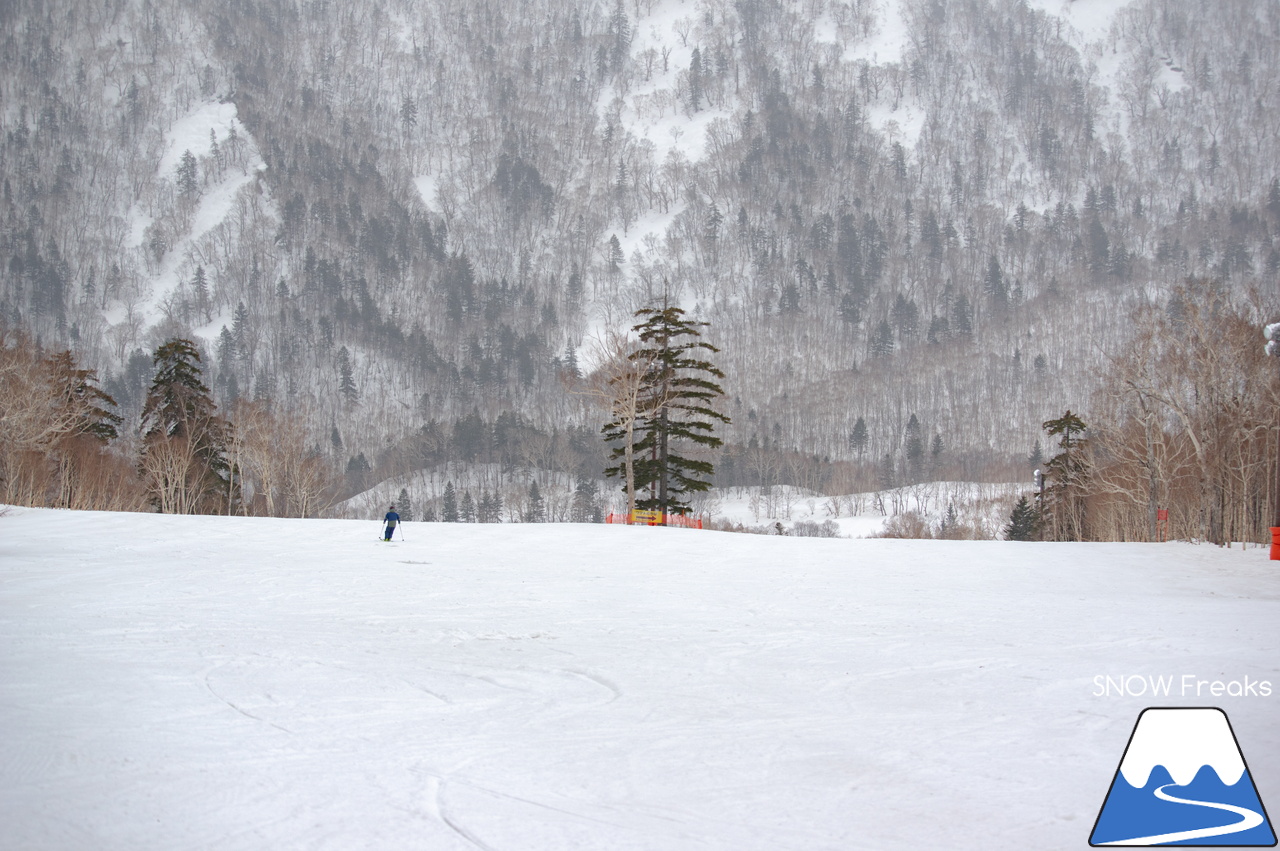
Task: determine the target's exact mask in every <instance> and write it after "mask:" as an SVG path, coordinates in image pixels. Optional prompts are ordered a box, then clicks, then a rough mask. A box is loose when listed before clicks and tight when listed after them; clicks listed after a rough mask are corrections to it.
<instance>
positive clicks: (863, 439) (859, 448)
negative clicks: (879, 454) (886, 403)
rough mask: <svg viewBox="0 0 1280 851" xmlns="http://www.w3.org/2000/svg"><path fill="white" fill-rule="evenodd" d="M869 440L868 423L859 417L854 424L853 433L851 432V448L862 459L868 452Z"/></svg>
mask: <svg viewBox="0 0 1280 851" xmlns="http://www.w3.org/2000/svg"><path fill="white" fill-rule="evenodd" d="M868 440H869V435H868V434H867V421H866V420H864V419H863V418H862V417H858V421H857V422H856V423H854V424H853V431H851V432H849V448H850V449H852V450H853V451H854V452H857V453H858V456H859V457H861V456H862V453H864V452H866V451H867V442H868Z"/></svg>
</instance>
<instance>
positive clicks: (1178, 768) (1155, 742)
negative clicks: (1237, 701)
mask: <svg viewBox="0 0 1280 851" xmlns="http://www.w3.org/2000/svg"><path fill="white" fill-rule="evenodd" d="M1157 765H1163V766H1164V767H1165V768H1166V769H1168V771H1169V775H1170V776H1171V777H1172V778H1173V782H1174V783H1176V784H1178V785H1179V786H1186V785H1187V784H1189V783H1191V781H1193V780H1194V779H1195V776H1196V773H1197V772H1198V771H1199V770H1200V769H1201V768H1203V767H1204V766H1206V765H1207V766H1209V767H1210V768H1212V769H1213V770H1214V771H1215V772H1217V774H1218V778H1219V779H1220V780H1221V781H1222V782H1223V783H1225V784H1227V785H1228V786H1234V785H1235V784H1236V783H1239V782H1240V777H1241V776H1242V775H1243V774H1244V770H1245V766H1244V758H1243V757H1242V756H1241V755H1240V748H1239V747H1238V746H1237V745H1236V740H1235V736H1233V735H1232V734H1231V726H1230V725H1229V724H1228V723H1227V716H1226V715H1224V714H1223V713H1222V710H1220V709H1148V710H1147V711H1146V712H1145V713H1143V715H1142V718H1141V720H1140V721H1139V722H1138V726H1137V729H1135V730H1134V732H1133V741H1132V742H1130V743H1129V749H1128V751H1127V752H1126V753H1125V756H1124V761H1123V762H1122V763H1121V764H1120V773H1121V774H1123V775H1124V779H1125V781H1126V782H1127V783H1128V784H1129V785H1130V786H1133V787H1134V788H1139V789H1140V788H1142V787H1144V786H1146V785H1147V779H1148V778H1149V777H1150V776H1151V772H1152V770H1153V769H1154V768H1155V767H1156V766H1157Z"/></svg>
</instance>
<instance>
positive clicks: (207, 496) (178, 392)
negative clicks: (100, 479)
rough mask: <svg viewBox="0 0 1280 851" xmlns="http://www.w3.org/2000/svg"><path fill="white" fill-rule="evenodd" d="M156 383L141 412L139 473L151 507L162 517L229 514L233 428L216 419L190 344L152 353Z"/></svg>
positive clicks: (197, 355)
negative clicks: (229, 453) (163, 514)
mask: <svg viewBox="0 0 1280 851" xmlns="http://www.w3.org/2000/svg"><path fill="white" fill-rule="evenodd" d="M153 363H154V365H155V378H154V379H153V380H152V382H151V390H150V392H149V393H148V394H147V399H146V401H145V402H144V403H143V407H142V436H143V449H142V461H141V468H142V473H143V476H144V479H145V481H146V485H147V488H148V490H149V492H150V494H151V498H152V502H153V504H154V505H155V506H156V507H157V509H159V510H160V511H163V512H166V513H178V514H194V513H214V512H218V511H224V510H225V511H227V512H230V511H231V510H232V508H233V502H234V498H235V494H234V492H233V489H232V470H231V465H230V463H229V462H228V460H227V446H228V444H229V443H230V440H231V423H229V422H228V421H227V420H225V419H223V418H222V417H220V416H219V415H218V414H217V406H216V405H215V404H214V402H213V398H212V397H211V396H210V394H209V388H208V387H206V386H205V385H204V382H203V381H201V374H200V353H199V352H198V351H197V350H196V347H195V344H194V343H192V342H191V341H190V340H170V341H169V342H167V343H165V344H164V345H162V346H160V348H158V349H157V350H156V353H155V356H154V358H153Z"/></svg>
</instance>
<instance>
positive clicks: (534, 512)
mask: <svg viewBox="0 0 1280 851" xmlns="http://www.w3.org/2000/svg"><path fill="white" fill-rule="evenodd" d="M546 521H547V507H546V505H545V504H544V503H543V501H542V491H541V490H540V489H539V488H538V480H537V479H531V480H530V481H529V498H528V501H527V502H526V504H525V508H524V522H526V523H545V522H546Z"/></svg>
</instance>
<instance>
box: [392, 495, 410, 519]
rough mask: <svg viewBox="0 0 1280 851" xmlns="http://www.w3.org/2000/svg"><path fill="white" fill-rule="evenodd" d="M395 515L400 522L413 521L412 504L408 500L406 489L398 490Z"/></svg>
mask: <svg viewBox="0 0 1280 851" xmlns="http://www.w3.org/2000/svg"><path fill="white" fill-rule="evenodd" d="M396 513H397V514H399V515H400V519H401V520H413V502H412V501H411V500H410V499H409V489H408V488H400V495H399V496H398V497H396Z"/></svg>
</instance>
